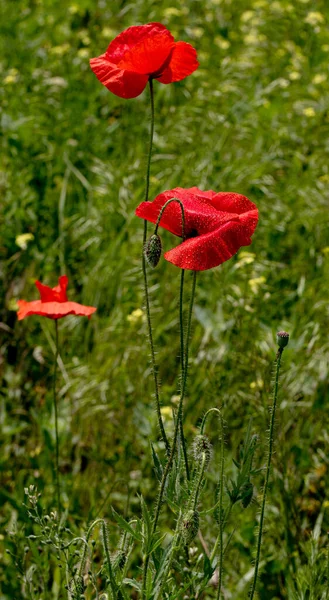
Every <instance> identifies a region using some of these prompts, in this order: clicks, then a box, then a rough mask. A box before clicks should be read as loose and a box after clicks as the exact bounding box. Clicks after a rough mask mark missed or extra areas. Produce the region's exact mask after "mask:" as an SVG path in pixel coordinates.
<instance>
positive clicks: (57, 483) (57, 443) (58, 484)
mask: <svg viewBox="0 0 329 600" xmlns="http://www.w3.org/2000/svg"><path fill="white" fill-rule="evenodd" d="M55 346H56V350H55V364H54V376H53V402H54V411H55V435H56V461H55V479H56V492H57V511H58V522H59V518H60V509H61V501H60V481H59V436H58V406H57V395H56V383H57V363H58V355H59V349H58V321H57V319H55Z"/></svg>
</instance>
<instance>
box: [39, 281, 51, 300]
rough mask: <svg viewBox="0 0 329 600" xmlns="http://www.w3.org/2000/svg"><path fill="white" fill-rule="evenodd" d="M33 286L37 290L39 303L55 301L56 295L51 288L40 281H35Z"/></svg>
mask: <svg viewBox="0 0 329 600" xmlns="http://www.w3.org/2000/svg"><path fill="white" fill-rule="evenodd" d="M35 285H36V286H37V288H38V290H39V294H40V298H41V302H52V301H53V300H56V293H55V292H54V290H53V289H52V288H51V287H49V286H48V285H45V284H44V283H41V281H36V282H35Z"/></svg>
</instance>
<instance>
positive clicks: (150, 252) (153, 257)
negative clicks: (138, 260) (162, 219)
mask: <svg viewBox="0 0 329 600" xmlns="http://www.w3.org/2000/svg"><path fill="white" fill-rule="evenodd" d="M161 252H162V243H161V238H160V236H159V235H158V234H157V233H154V234H153V235H151V237H150V239H149V241H148V242H146V244H145V248H144V256H145V259H146V262H147V264H149V265H150V267H152V268H153V269H154V268H155V267H156V266H157V264H158V262H159V260H160V256H161Z"/></svg>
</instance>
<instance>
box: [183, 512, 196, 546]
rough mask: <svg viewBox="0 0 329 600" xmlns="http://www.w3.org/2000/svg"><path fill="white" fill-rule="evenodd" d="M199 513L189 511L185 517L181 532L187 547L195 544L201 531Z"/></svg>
mask: <svg viewBox="0 0 329 600" xmlns="http://www.w3.org/2000/svg"><path fill="white" fill-rule="evenodd" d="M199 521H200V519H199V513H198V511H197V510H189V511H187V513H186V514H185V515H184V516H183V519H182V524H181V532H182V537H183V540H184V543H185V544H186V545H188V544H190V543H191V542H193V540H194V539H195V537H196V536H197V533H198V531H199Z"/></svg>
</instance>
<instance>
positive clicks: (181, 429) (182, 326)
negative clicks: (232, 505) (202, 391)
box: [179, 269, 190, 481]
mask: <svg viewBox="0 0 329 600" xmlns="http://www.w3.org/2000/svg"><path fill="white" fill-rule="evenodd" d="M184 275H185V271H184V269H182V273H181V280H180V291H179V330H180V359H181V378H182V382H183V379H184V372H185V360H184V321H183V297H184ZM179 436H180V440H181V444H182V448H183V455H184V463H185V471H186V479H187V481H189V480H190V469H189V466H188V458H187V449H186V442H185V436H184V427H183V409H182V410H181V414H180V420H179Z"/></svg>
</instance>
